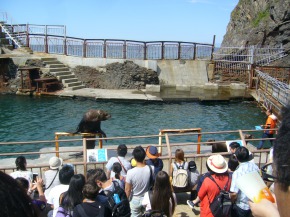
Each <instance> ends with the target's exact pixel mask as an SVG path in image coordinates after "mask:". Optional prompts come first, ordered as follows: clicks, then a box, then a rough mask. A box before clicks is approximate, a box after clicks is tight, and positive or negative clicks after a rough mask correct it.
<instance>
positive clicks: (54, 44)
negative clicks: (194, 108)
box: [9, 24, 214, 60]
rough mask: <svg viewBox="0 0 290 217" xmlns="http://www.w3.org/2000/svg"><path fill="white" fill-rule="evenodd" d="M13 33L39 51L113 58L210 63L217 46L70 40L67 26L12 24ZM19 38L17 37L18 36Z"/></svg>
mask: <svg viewBox="0 0 290 217" xmlns="http://www.w3.org/2000/svg"><path fill="white" fill-rule="evenodd" d="M10 26H11V28H9V32H10V33H11V34H13V35H15V37H16V38H17V39H18V40H21V42H22V43H23V44H24V45H26V46H27V47H30V48H31V49H32V50H33V51H36V52H45V53H54V54H63V55H70V56H79V57H95V58H113V59H156V60H160V59H170V60H178V59H184V60H195V59H202V60H210V59H212V51H213V49H214V42H213V44H206V43H195V42H180V41H149V42H144V41H133V40H123V39H83V38H74V37H67V35H66V27H65V26H64V25H35V24H21V25H15V24H10ZM16 35H17V36H16Z"/></svg>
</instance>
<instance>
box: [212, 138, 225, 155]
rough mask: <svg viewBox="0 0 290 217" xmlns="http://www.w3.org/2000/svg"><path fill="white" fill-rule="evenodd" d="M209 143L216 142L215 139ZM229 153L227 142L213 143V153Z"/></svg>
mask: <svg viewBox="0 0 290 217" xmlns="http://www.w3.org/2000/svg"><path fill="white" fill-rule="evenodd" d="M207 141H208V142H215V139H209V140H207ZM220 152H228V148H227V145H226V143H225V142H217V143H211V153H220Z"/></svg>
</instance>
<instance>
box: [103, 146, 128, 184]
mask: <svg viewBox="0 0 290 217" xmlns="http://www.w3.org/2000/svg"><path fill="white" fill-rule="evenodd" d="M117 154H118V157H111V158H110V159H109V161H108V163H107V165H106V169H107V177H108V178H113V177H115V173H114V172H113V171H112V168H113V164H114V163H116V162H119V163H120V164H121V166H122V171H121V175H122V176H124V177H126V175H127V171H128V170H129V169H131V163H130V162H129V161H128V160H126V159H125V156H126V154H127V146H126V145H125V144H121V145H119V146H118V148H117Z"/></svg>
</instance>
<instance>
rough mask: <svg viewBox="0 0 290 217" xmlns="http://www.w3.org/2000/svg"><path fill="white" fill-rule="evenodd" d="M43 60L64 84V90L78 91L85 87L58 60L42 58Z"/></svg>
mask: <svg viewBox="0 0 290 217" xmlns="http://www.w3.org/2000/svg"><path fill="white" fill-rule="evenodd" d="M41 60H42V61H43V62H44V63H45V64H46V66H47V67H48V69H49V72H50V73H51V74H52V75H54V76H56V78H57V79H58V80H59V81H61V82H62V84H63V86H64V88H66V89H68V90H78V89H82V88H84V87H85V86H84V85H83V84H82V82H80V81H78V79H77V78H76V77H75V75H74V74H73V73H72V72H71V71H70V69H69V68H68V67H67V66H65V65H64V64H62V63H61V62H60V61H58V60H57V59H56V58H41Z"/></svg>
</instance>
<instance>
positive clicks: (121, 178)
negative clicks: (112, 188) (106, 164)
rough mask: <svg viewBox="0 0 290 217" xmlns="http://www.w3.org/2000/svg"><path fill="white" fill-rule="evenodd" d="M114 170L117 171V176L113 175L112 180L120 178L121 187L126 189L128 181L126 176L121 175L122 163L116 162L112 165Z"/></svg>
mask: <svg viewBox="0 0 290 217" xmlns="http://www.w3.org/2000/svg"><path fill="white" fill-rule="evenodd" d="M112 171H113V172H114V173H115V177H112V180H113V181H114V180H119V181H120V182H119V183H120V184H121V185H120V186H121V188H122V189H123V190H124V189H125V182H126V177H125V176H122V175H121V171H122V166H121V164H120V163H118V162H115V163H114V164H113V167H112Z"/></svg>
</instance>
